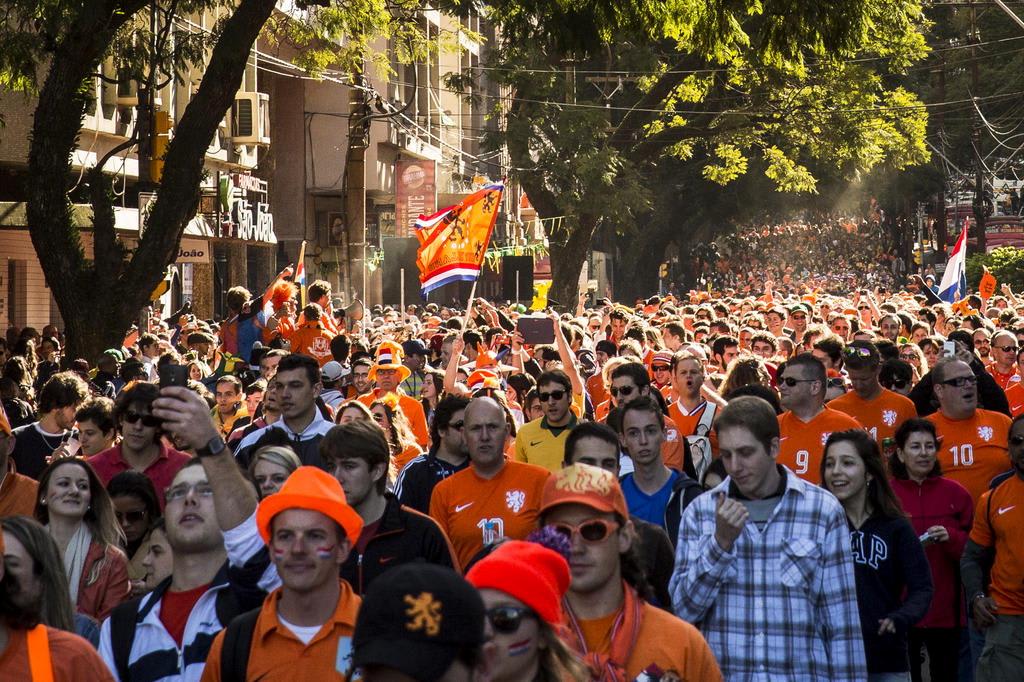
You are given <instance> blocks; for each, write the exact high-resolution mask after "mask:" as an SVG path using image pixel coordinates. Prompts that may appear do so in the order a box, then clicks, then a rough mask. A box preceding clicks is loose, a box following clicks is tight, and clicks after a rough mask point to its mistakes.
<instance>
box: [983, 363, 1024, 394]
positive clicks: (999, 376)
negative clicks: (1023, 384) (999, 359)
mask: <svg viewBox="0 0 1024 682" xmlns="http://www.w3.org/2000/svg"><path fill="white" fill-rule="evenodd" d="M985 369H987V370H988V373H989V374H990V375H991V376H992V378H993V379H995V380H996V383H997V384H999V388H1001V389H1003V390H1004V391H1005V390H1006V388H1007V387H1008V386H1010V385H1012V384H1019V383H1020V375H1019V374H1018V373H1017V367H1016V365H1014V366H1013V367H1011V368H1010V371H1009V372H1008V373H1006V374H1003V373H1002V372H1000V371H999V370H997V369H996V365H995V363H994V362H993V363H992V364H991V365H988V366H987V367H986V368H985Z"/></svg>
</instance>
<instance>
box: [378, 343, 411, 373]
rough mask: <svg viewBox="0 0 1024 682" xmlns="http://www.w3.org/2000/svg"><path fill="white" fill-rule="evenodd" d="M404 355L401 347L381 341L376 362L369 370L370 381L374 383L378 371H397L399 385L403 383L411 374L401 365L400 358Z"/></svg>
mask: <svg viewBox="0 0 1024 682" xmlns="http://www.w3.org/2000/svg"><path fill="white" fill-rule="evenodd" d="M403 357H405V354H404V353H403V352H402V347H401V346H399V345H398V344H397V343H395V342H394V341H383V342H381V344H380V346H379V347H378V348H377V361H376V362H375V363H374V365H373V367H371V368H370V376H369V378H370V381H376V379H377V370H378V369H394V370H398V373H399V375H400V377H401V378H400V379H399V380H398V382H399V383H401V382H403V381H405V380H406V379H408V378H409V375H410V374H412V370H410V369H409V368H408V367H406V366H405V365H403V364H402V358H403Z"/></svg>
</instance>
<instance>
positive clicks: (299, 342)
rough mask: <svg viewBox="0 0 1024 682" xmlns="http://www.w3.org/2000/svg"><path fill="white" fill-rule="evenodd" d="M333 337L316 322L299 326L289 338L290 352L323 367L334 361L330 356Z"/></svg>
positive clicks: (332, 356)
mask: <svg viewBox="0 0 1024 682" xmlns="http://www.w3.org/2000/svg"><path fill="white" fill-rule="evenodd" d="M333 338H334V337H333V336H332V335H331V334H330V332H328V331H327V330H325V329H324V328H323V327H321V326H320V323H319V322H317V321H313V322H306V323H305V324H303V325H300V326H299V327H298V328H297V329H296V330H295V332H294V333H293V334H292V337H291V344H292V352H293V353H299V354H301V355H308V356H309V357H311V358H313V359H314V360H316V361H317V362H318V363H320V366H321V367H323V366H324V365H326V364H327V363H328V362H330V361H331V360H333V359H334V355H332V354H331V339H333Z"/></svg>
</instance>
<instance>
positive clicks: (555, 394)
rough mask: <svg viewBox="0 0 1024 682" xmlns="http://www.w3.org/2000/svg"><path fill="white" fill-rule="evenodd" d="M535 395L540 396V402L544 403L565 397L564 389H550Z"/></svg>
mask: <svg viewBox="0 0 1024 682" xmlns="http://www.w3.org/2000/svg"><path fill="white" fill-rule="evenodd" d="M537 397H538V398H540V401H541V402H542V403H546V402H547V401H549V400H561V399H562V398H564V397H565V391H562V390H559V391H551V393H538V394H537Z"/></svg>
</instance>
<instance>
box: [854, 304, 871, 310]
mask: <svg viewBox="0 0 1024 682" xmlns="http://www.w3.org/2000/svg"><path fill="white" fill-rule="evenodd" d="M857 310H871V308H869V307H868V306H866V305H862V306H857Z"/></svg>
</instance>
